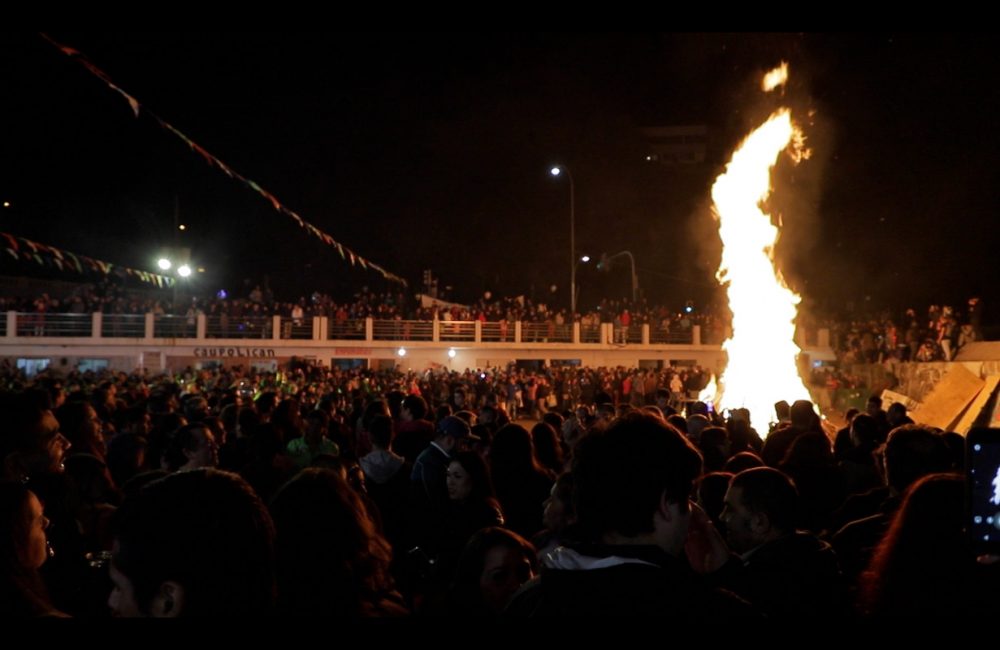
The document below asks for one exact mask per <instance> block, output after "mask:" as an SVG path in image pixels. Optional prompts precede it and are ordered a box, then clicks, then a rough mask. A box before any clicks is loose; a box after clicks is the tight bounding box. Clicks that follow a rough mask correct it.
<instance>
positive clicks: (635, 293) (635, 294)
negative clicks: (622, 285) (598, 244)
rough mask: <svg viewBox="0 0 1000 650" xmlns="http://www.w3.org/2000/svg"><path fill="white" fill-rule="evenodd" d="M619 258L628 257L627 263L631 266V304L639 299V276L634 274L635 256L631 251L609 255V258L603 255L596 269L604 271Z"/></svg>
mask: <svg viewBox="0 0 1000 650" xmlns="http://www.w3.org/2000/svg"><path fill="white" fill-rule="evenodd" d="M619 257H628V261H629V262H630V263H631V265H632V302H635V301H637V300H638V299H639V276H638V275H636V273H635V256H633V255H632V252H631V251H621V252H620V253H615V254H614V255H611V256H610V257H609V256H608V255H604V256H603V257H602V259H601V263H600V265H599V266H598V268H602V267H603V268H604V270H607V269H608V266H609V265H610V264H611V262H613V261H615V260H616V259H618V258H619Z"/></svg>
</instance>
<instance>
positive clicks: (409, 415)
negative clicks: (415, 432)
mask: <svg viewBox="0 0 1000 650" xmlns="http://www.w3.org/2000/svg"><path fill="white" fill-rule="evenodd" d="M399 415H400V419H402V420H403V421H406V422H409V421H412V420H423V419H424V418H425V417H426V415H427V400H425V399H424V398H423V397H421V396H420V395H407V396H406V397H404V398H403V404H402V406H401V407H400V409H399Z"/></svg>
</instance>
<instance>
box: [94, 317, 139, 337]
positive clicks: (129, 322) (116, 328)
mask: <svg viewBox="0 0 1000 650" xmlns="http://www.w3.org/2000/svg"><path fill="white" fill-rule="evenodd" d="M101 336H102V337H103V338H108V339H116V338H136V339H141V338H143V337H144V336H146V316H145V315H144V314H103V315H102V317H101Z"/></svg>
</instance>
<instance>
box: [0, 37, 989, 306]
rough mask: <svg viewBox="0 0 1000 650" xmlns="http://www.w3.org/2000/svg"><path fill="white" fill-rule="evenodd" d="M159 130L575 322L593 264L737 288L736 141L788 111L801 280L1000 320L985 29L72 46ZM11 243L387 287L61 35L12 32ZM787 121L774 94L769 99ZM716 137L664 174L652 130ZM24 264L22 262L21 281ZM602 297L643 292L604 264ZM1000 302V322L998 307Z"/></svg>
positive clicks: (667, 294) (804, 288)
mask: <svg viewBox="0 0 1000 650" xmlns="http://www.w3.org/2000/svg"><path fill="white" fill-rule="evenodd" d="M52 36H53V37H54V38H55V39H56V40H59V41H61V42H63V43H64V44H66V45H69V46H71V47H74V48H76V49H78V50H80V51H81V52H83V53H84V54H86V55H87V57H88V58H89V59H90V60H91V61H92V62H93V63H94V64H95V65H97V66H98V67H100V68H102V69H103V70H104V71H105V72H106V73H107V74H108V75H109V76H110V77H111V79H112V80H114V81H115V82H116V83H117V84H118V85H120V86H121V87H122V88H123V89H125V90H126V91H128V92H129V93H131V94H132V95H134V96H135V97H136V98H138V99H139V101H140V102H142V103H143V105H144V106H145V107H147V108H149V109H150V110H152V111H153V112H155V113H156V114H158V115H159V116H160V117H162V118H164V119H166V120H167V121H169V122H171V123H173V124H174V125H175V126H176V127H177V128H179V129H180V130H181V131H183V132H185V133H186V134H187V135H188V136H189V137H190V138H192V139H193V140H194V141H196V142H198V143H199V144H201V145H202V146H204V147H205V148H206V149H207V150H209V151H210V152H212V153H214V154H215V155H216V156H218V157H219V158H220V159H222V160H223V161H225V162H226V163H227V164H228V165H229V166H231V167H232V168H233V169H235V170H237V171H239V172H240V173H242V174H243V175H245V176H247V177H249V178H251V179H253V180H254V181H256V182H257V183H259V184H260V185H261V186H262V187H264V188H266V189H268V190H269V191H270V192H272V193H273V194H274V195H275V196H277V197H278V198H279V199H280V200H281V201H282V202H284V203H285V204H286V205H287V206H288V207H290V208H291V209H293V210H295V211H297V212H298V213H299V214H301V215H302V216H303V217H304V218H306V219H307V220H309V221H312V222H313V223H315V224H316V225H317V226H319V227H320V228H322V229H324V230H326V231H327V232H329V233H330V234H331V235H333V236H334V237H335V238H337V239H339V240H340V241H342V242H343V243H345V244H347V245H348V246H350V247H351V248H353V249H354V250H356V251H357V252H358V253H360V254H362V255H364V256H366V257H368V258H370V259H372V260H374V261H376V262H378V263H379V264H382V265H383V266H385V267H386V268H388V269H390V270H391V271H393V272H395V273H397V274H400V275H402V276H404V277H406V278H408V279H409V280H410V281H411V283H412V284H413V285H419V282H420V275H421V271H422V270H423V269H425V268H429V269H433V270H434V271H435V273H436V274H437V275H438V276H440V278H441V281H442V284H448V285H451V286H453V287H454V295H455V297H456V299H459V300H463V301H467V300H472V299H474V298H476V297H478V296H479V295H481V293H482V292H483V291H484V290H486V289H489V290H492V291H493V292H494V293H495V294H502V295H514V294H518V293H525V294H528V295H534V296H535V297H537V298H543V297H545V296H546V295H547V294H548V292H549V287H550V286H551V285H553V284H555V285H556V286H557V294H556V297H555V298H554V300H553V302H556V303H557V304H560V305H562V304H565V302H566V298H565V296H566V295H567V294H566V291H567V286H568V275H569V269H568V265H569V190H568V187H567V185H566V184H565V182H564V181H559V180H555V179H553V178H552V177H551V176H550V175H549V174H548V168H549V167H550V166H551V165H552V164H554V163H564V164H567V165H568V166H569V167H570V168H571V169H572V172H573V175H574V179H575V185H576V232H577V249H578V251H579V252H581V253H590V254H591V255H599V254H600V253H601V252H608V253H614V252H617V251H620V250H630V251H632V252H633V253H634V255H635V257H636V260H637V264H638V267H639V268H638V274H639V281H640V284H641V285H642V287H643V288H644V290H645V292H646V294H647V296H648V297H649V298H650V299H652V300H654V301H657V302H667V303H669V304H674V305H679V304H683V302H684V301H685V300H687V299H693V300H695V301H697V303H698V304H704V303H706V302H709V301H711V300H712V299H714V298H715V297H716V296H717V292H716V291H715V290H714V289H713V285H714V280H713V273H714V268H715V265H716V264H717V261H718V247H719V243H718V239H717V236H715V235H714V228H715V226H714V223H713V222H712V220H711V216H710V213H709V207H708V206H709V203H708V193H709V188H710V186H711V183H712V180H713V179H714V177H715V176H716V175H717V174H718V173H719V172H720V171H721V169H722V165H724V163H725V161H726V159H727V157H728V154H729V152H730V151H731V150H732V148H733V146H734V145H735V144H736V143H737V142H738V141H739V140H740V139H741V138H742V137H743V136H744V135H745V134H746V133H747V131H748V130H749V128H751V127H752V126H755V125H756V124H757V123H759V121H761V120H762V119H763V118H764V117H765V116H766V113H767V111H768V110H770V109H773V108H774V107H775V104H774V100H773V99H770V100H769V99H766V98H763V97H762V96H761V93H759V92H758V90H757V84H758V80H759V76H760V74H761V73H762V72H763V71H764V70H765V69H767V68H769V67H771V66H773V65H774V64H776V63H777V62H778V61H780V60H782V59H784V60H787V61H789V63H790V65H791V74H792V81H791V83H790V85H789V88H788V90H787V92H786V95H785V98H786V100H787V101H788V103H789V104H791V105H792V107H793V111H795V113H794V114H793V115H794V117H796V118H797V119H798V120H800V123H801V124H802V126H803V127H804V129H805V132H806V136H807V139H808V143H809V144H810V145H811V147H812V148H813V151H814V157H813V158H812V159H811V160H810V161H808V162H806V163H803V164H802V165H800V166H798V167H796V168H793V167H792V166H791V165H789V164H785V163H782V164H781V165H779V168H778V171H777V175H778V178H779V187H780V189H781V190H782V194H781V195H780V196H778V195H776V196H775V198H774V205H775V206H776V207H777V208H778V209H779V210H780V211H781V217H782V220H783V223H784V224H785V226H786V231H785V232H786V236H785V239H784V240H783V243H782V246H781V248H780V254H781V257H782V259H783V261H784V264H785V273H786V275H787V276H788V278H789V280H790V281H791V282H792V283H793V286H795V287H796V288H797V289H799V290H800V291H801V292H802V293H803V295H804V298H805V300H806V303H807V304H810V305H814V306H817V307H821V308H826V309H842V308H844V307H845V306H846V305H847V304H848V302H850V301H853V302H854V303H855V304H856V305H857V306H863V305H886V306H889V307H901V306H906V305H909V304H912V305H914V306H916V307H918V308H921V309H923V308H925V307H926V305H927V304H928V303H930V302H938V303H945V304H959V303H961V302H964V301H965V299H966V298H968V297H969V296H970V295H973V294H980V295H983V297H984V299H985V301H986V304H987V305H988V306H989V305H994V304H996V303H997V301H996V299H995V298H996V297H997V296H996V294H997V289H996V284H997V283H996V281H995V280H996V278H997V276H998V273H997V272H996V271H994V270H993V268H992V267H993V260H994V259H995V258H996V255H995V251H996V250H997V247H998V244H1000V241H998V236H997V235H996V232H997V231H996V229H995V228H994V227H993V219H994V215H995V213H996V209H997V206H998V192H1000V190H998V188H1000V183H998V180H1000V179H998V178H997V176H998V173H1000V172H998V169H1000V167H998V165H997V164H996V163H995V158H996V154H997V152H998V151H1000V146H998V145H1000V135H998V130H997V126H996V124H997V118H996V116H997V114H998V112H1000V91H998V86H997V82H998V77H1000V76H998V67H1000V66H998V61H1000V57H998V56H997V55H996V54H995V52H994V49H995V48H994V45H993V43H991V40H990V39H989V38H988V37H985V36H939V35H919V36H916V35H899V34H882V35H871V34H869V35H837V34H832V35H829V34H824V35H767V34H709V35H697V34H683V35H663V34H613V35H565V34H556V35H551V34H548V35H546V34H529V35H525V34H513V35H511V34H490V35H440V34H409V35H398V34H396V35H387V34H352V35H340V34H329V35H322V36H317V35H315V34H309V35H294V34H284V35H275V34H241V35H236V34H200V35H191V34H183V35H178V34H127V35H126V34H99V35H95V34H73V33H53V34H52ZM0 42H2V51H0V57H2V59H0V60H2V61H3V64H2V66H0V88H2V92H0V114H2V116H3V119H2V133H0V141H2V151H3V156H2V157H0V159H2V169H0V195H2V196H0V199H2V200H6V201H10V202H11V204H12V207H11V208H8V209H6V210H3V211H2V212H0V218H2V222H0V225H2V228H0V229H2V230H4V231H7V232H12V233H14V234H17V235H22V236H25V237H30V238H33V239H36V240H38V241H41V242H44V243H47V244H52V245H56V246H60V247H63V248H66V249H70V250H73V251H76V252H80V253H84V254H87V255H90V256H93V257H98V258H101V259H105V260H108V261H111V262H116V263H121V264H127V265H131V266H135V267H138V268H147V269H151V268H152V260H153V259H155V257H156V255H157V253H158V251H159V250H160V248H161V247H163V246H167V245H171V244H173V243H174V239H175V231H174V219H175V216H174V212H175V206H178V207H179V210H178V214H179V220H180V222H181V223H184V224H186V225H187V226H188V230H187V231H186V232H185V233H181V234H180V235H179V237H180V241H179V243H180V244H182V245H184V246H188V247H190V248H191V250H192V255H193V257H194V258H195V260H196V261H197V263H199V264H201V265H203V266H204V267H206V269H207V272H206V273H205V274H204V275H203V276H202V277H200V278H199V282H200V283H202V285H203V286H204V288H205V289H206V290H207V289H211V290H213V291H214V290H215V289H216V288H223V287H225V288H228V289H229V290H230V291H237V292H240V291H242V289H241V285H242V283H243V280H244V279H249V280H250V281H251V282H259V281H260V280H261V279H262V278H263V277H264V276H265V275H267V276H268V277H269V279H270V281H271V283H272V285H274V287H275V289H276V290H277V291H278V292H279V294H285V295H291V294H293V293H294V294H304V293H308V292H309V291H311V290H312V289H320V290H323V291H330V292H333V293H335V294H339V295H347V294H349V293H351V292H353V291H356V290H357V289H358V288H360V287H361V286H362V285H368V286H370V287H373V288H376V289H382V288H384V287H386V286H387V285H386V283H385V282H384V281H382V280H381V279H380V278H379V277H378V275H377V274H372V273H365V272H362V271H360V270H352V269H351V268H350V266H349V265H347V264H345V263H343V262H342V261H341V260H340V257H339V256H338V255H337V254H336V253H335V252H334V251H333V249H330V248H328V247H326V246H324V245H323V244H322V243H320V242H319V241H318V240H316V239H314V238H311V237H308V236H307V235H306V234H305V233H304V231H302V230H300V229H299V228H298V227H297V226H296V225H295V224H294V222H293V221H291V220H290V219H289V218H288V217H285V216H283V215H281V214H279V213H277V212H275V211H274V210H273V209H272V208H271V207H270V205H269V204H268V203H266V202H265V201H264V200H262V199H261V198H260V197H259V196H258V195H256V194H255V193H253V192H252V191H251V190H249V189H248V188H246V187H244V186H242V185H241V184H239V183H237V182H234V181H232V180H230V179H228V178H227V177H226V176H225V175H223V174H222V173H221V172H220V171H219V170H217V169H215V168H212V167H209V166H208V165H206V164H205V163H204V162H203V161H202V160H201V159H200V158H198V157H197V156H196V155H194V154H192V153H191V152H190V151H189V150H188V149H187V147H186V146H185V145H184V144H183V143H181V142H180V141H179V140H178V139H177V138H176V137H174V136H173V135H171V134H169V133H168V132H166V131H164V130H163V129H161V128H160V127H159V126H158V125H157V124H156V123H155V122H154V121H153V120H152V119H150V118H149V117H148V116H140V117H139V119H136V118H135V117H133V116H132V113H131V110H130V108H129V106H128V104H127V103H126V102H125V101H124V100H123V99H122V98H121V97H120V96H119V95H117V94H116V93H114V92H113V91H111V90H110V89H109V88H108V87H107V86H106V85H105V84H104V83H102V82H101V81H100V80H98V79H97V78H95V77H93V76H92V75H90V74H89V73H87V72H86V71H85V70H84V69H83V68H82V67H81V66H79V65H78V64H77V63H75V62H74V61H72V60H71V59H69V58H68V57H66V56H65V55H63V54H62V53H61V52H59V51H58V50H56V49H55V48H54V47H52V46H51V45H50V44H48V43H46V42H45V41H43V40H42V39H41V38H40V37H39V36H37V35H34V34H4V35H3V36H2V40H0ZM768 102H771V103H768ZM685 124H705V125H707V126H708V127H709V129H710V131H709V133H710V146H709V160H708V161H707V162H706V163H705V164H703V165H697V166H692V167H685V168H680V169H678V168H668V167H664V166H662V165H650V164H648V163H646V162H645V160H644V156H645V154H646V153H647V149H646V144H645V142H644V140H643V137H642V135H641V133H640V132H639V130H638V129H639V128H640V127H646V126H670V125H685ZM8 272H9V271H8ZM578 282H579V284H580V286H581V305H583V306H588V305H589V304H590V303H593V302H594V301H596V300H597V299H599V298H600V297H601V295H604V294H608V295H612V296H617V295H622V294H624V293H625V292H626V291H627V290H628V274H627V271H626V270H625V269H624V268H615V269H613V270H612V271H611V272H610V273H606V274H597V273H596V272H594V271H593V270H592V269H591V268H589V267H581V268H580V271H579V275H578ZM990 311H994V310H992V309H989V307H988V313H989V312H990Z"/></svg>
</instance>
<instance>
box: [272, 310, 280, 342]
mask: <svg viewBox="0 0 1000 650" xmlns="http://www.w3.org/2000/svg"><path fill="white" fill-rule="evenodd" d="M271 340H272V341H280V340H281V316H277V315H275V316H271Z"/></svg>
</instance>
